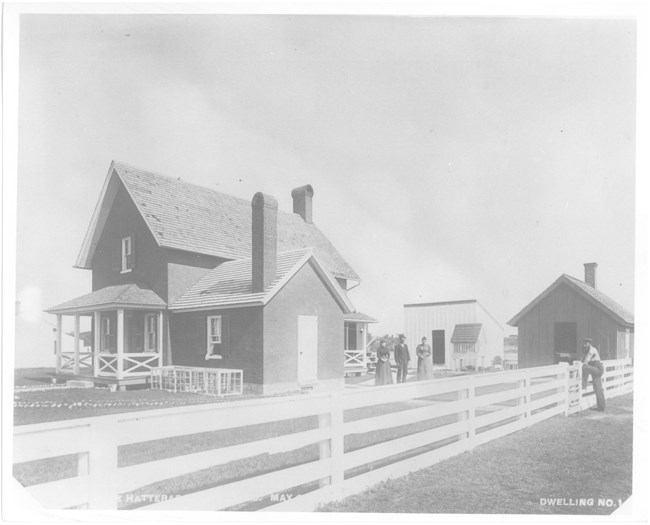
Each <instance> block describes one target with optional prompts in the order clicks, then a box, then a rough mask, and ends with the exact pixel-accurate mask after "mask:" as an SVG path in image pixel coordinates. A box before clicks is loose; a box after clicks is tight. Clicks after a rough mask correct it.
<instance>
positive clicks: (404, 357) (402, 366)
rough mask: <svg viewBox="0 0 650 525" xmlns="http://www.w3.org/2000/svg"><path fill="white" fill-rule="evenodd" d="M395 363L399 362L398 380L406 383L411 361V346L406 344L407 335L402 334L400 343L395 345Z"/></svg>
mask: <svg viewBox="0 0 650 525" xmlns="http://www.w3.org/2000/svg"><path fill="white" fill-rule="evenodd" d="M394 352H395V363H397V382H398V383H404V382H405V381H406V374H407V373H408V367H409V361H410V360H411V354H409V347H408V345H407V344H406V336H405V335H404V334H401V335H400V336H399V343H397V344H396V345H395V350H394Z"/></svg>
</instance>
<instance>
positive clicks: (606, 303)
mask: <svg viewBox="0 0 650 525" xmlns="http://www.w3.org/2000/svg"><path fill="white" fill-rule="evenodd" d="M563 284H564V285H567V286H569V288H571V289H572V290H574V291H575V292H577V293H578V294H580V295H581V296H583V297H584V298H585V299H587V300H588V301H589V302H591V303H592V304H594V305H595V306H597V307H598V308H600V309H601V310H603V311H604V312H606V313H607V314H609V315H610V316H611V317H613V318H614V319H615V320H616V321H618V322H619V323H621V324H624V325H626V326H630V327H632V326H634V315H633V314H631V313H630V312H628V311H627V310H626V309H625V308H623V307H622V306H621V305H620V304H618V303H617V302H616V301H614V300H613V299H611V298H610V297H608V296H607V295H605V294H604V293H603V292H601V291H600V290H598V289H596V288H593V287H592V286H590V285H588V284H587V283H585V282H583V281H580V280H579V279H576V278H575V277H571V276H570V275H566V274H563V275H561V276H560V277H558V278H557V279H556V280H555V281H554V282H553V283H552V284H551V285H550V286H549V287H548V288H547V289H546V290H544V291H543V292H542V293H541V294H539V295H538V296H537V297H536V298H535V299H534V300H533V301H532V302H531V303H530V304H528V305H527V306H526V307H525V308H524V309H523V310H521V312H519V313H518V314H517V315H515V316H514V317H513V318H512V319H511V320H510V321H508V324H509V325H510V326H517V325H518V324H519V321H520V320H521V318H522V317H524V316H525V315H526V314H528V312H530V311H531V310H532V309H533V308H535V306H537V304H539V303H540V302H541V301H542V300H543V299H544V298H546V297H547V296H548V295H549V294H550V293H551V292H552V291H553V290H555V289H556V288H557V287H558V286H561V285H563Z"/></svg>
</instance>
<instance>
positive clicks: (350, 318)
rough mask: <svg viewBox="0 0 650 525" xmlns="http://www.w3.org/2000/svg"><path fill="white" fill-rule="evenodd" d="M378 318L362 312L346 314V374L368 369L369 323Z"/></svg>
mask: <svg viewBox="0 0 650 525" xmlns="http://www.w3.org/2000/svg"><path fill="white" fill-rule="evenodd" d="M376 322H377V320H376V319H374V318H372V317H370V316H369V315H366V314H362V313H360V312H353V313H350V314H346V316H345V320H344V349H343V355H344V358H345V362H344V372H345V375H346V376H347V375H359V374H362V373H365V372H367V371H368V363H369V360H368V346H369V345H370V344H371V343H372V341H369V340H368V324H369V323H376Z"/></svg>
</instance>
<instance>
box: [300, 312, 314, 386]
mask: <svg viewBox="0 0 650 525" xmlns="http://www.w3.org/2000/svg"><path fill="white" fill-rule="evenodd" d="M317 379H318V316H316V315H299V316H298V384H299V385H301V386H302V385H309V384H313V383H315V382H316V381H317Z"/></svg>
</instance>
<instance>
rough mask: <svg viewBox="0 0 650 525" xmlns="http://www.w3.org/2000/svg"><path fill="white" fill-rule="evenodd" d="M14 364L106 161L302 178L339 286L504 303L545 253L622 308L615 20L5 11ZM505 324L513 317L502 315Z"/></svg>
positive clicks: (277, 189) (521, 301)
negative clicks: (13, 62) (346, 278)
mask: <svg viewBox="0 0 650 525" xmlns="http://www.w3.org/2000/svg"><path fill="white" fill-rule="evenodd" d="M20 30H21V37H20V92H19V96H20V104H19V125H20V128H19V157H18V208H17V210H18V232H17V243H18V245H17V282H16V290H17V295H18V300H20V301H21V309H22V311H23V314H22V315H21V316H20V318H19V325H18V329H17V333H16V336H17V348H18V351H19V354H21V355H22V357H19V358H18V359H17V365H18V366H20V365H21V363H27V360H26V358H27V357H29V358H30V359H32V358H33V359H32V360H31V361H29V363H30V364H33V362H34V359H41V360H42V361H44V364H46V365H50V366H51V365H52V364H53V361H52V357H51V346H46V349H45V350H44V349H43V345H35V344H32V343H31V342H30V339H29V338H30V337H32V338H33V337H35V335H34V334H36V333H37V332H38V333H41V332H42V333H46V334H47V337H48V338H49V339H50V340H51V325H48V324H47V322H44V321H43V319H46V320H48V321H49V322H53V321H54V316H50V315H48V314H45V313H42V312H41V310H43V309H44V308H47V307H50V306H52V305H54V304H57V303H60V302H63V301H66V300H68V299H72V298H73V297H76V296H79V295H82V294H84V293H87V292H89V291H91V280H90V271H87V270H75V269H73V268H72V265H73V264H74V263H75V261H76V257H77V254H78V252H79V250H80V247H81V243H82V241H83V237H84V234H85V232H86V229H87V227H88V224H89V221H90V218H91V215H92V212H93V210H94V208H95V205H96V202H97V199H98V197H99V192H100V190H101V186H102V184H103V182H104V179H105V177H106V174H107V171H108V168H109V165H110V162H111V160H119V161H122V162H125V163H127V164H132V165H134V166H136V167H140V168H143V169H145V170H149V171H153V172H156V173H161V174H165V175H169V176H173V177H181V178H182V179H183V180H186V181H188V182H194V183H197V184H201V185H204V186H207V187H210V188H213V189H217V190H220V191H223V192H225V193H229V194H232V195H236V196H239V197H242V198H246V199H248V198H252V196H253V194H254V193H255V192H257V191H263V192H266V193H270V194H272V195H274V196H275V197H276V198H277V199H278V202H279V205H280V208H281V209H284V210H287V211H291V197H290V192H291V189H292V188H294V187H296V186H299V185H303V184H311V185H312V186H313V187H314V190H315V196H314V222H315V223H316V224H317V225H318V226H319V227H320V229H321V230H322V231H323V232H324V233H325V235H327V236H328V237H329V239H330V240H331V241H332V242H333V243H334V245H335V246H336V247H337V249H338V250H339V251H340V252H341V254H342V255H343V256H344V257H345V258H346V259H347V260H348V262H349V263H350V264H351V265H352V267H353V268H354V269H355V270H356V271H357V273H358V274H359V275H360V276H361V279H362V282H361V285H360V286H359V287H358V288H356V289H355V290H354V291H352V292H351V294H350V297H351V299H352V301H353V302H354V303H355V305H356V306H357V308H358V310H360V311H363V312H365V313H368V314H370V315H372V316H374V317H376V318H378V319H379V320H380V324H379V325H378V326H376V327H373V328H371V332H373V333H382V334H383V333H396V332H399V331H401V330H402V329H403V305H404V304H405V303H413V302H432V301H447V300H457V299H478V300H479V302H481V303H482V304H483V305H484V306H485V307H486V308H487V309H488V311H490V312H491V313H492V314H493V315H494V316H495V317H496V318H497V319H498V320H499V321H500V322H501V324H503V325H504V327H506V323H507V321H508V320H509V319H510V318H512V317H513V316H514V315H515V314H516V313H517V312H519V311H520V310H521V309H522V308H523V307H524V306H525V305H526V304H528V303H529V302H530V301H531V300H533V299H534V298H535V297H536V296H537V295H538V294H539V293H540V292H541V291H542V290H544V289H545V288H546V287H547V286H548V285H550V284H551V282H553V281H554V280H555V279H556V278H557V277H559V276H560V275H561V274H562V273H567V274H569V275H573V276H575V277H578V278H581V279H582V278H583V266H582V265H583V263H585V262H597V263H598V264H599V266H598V281H599V284H598V286H599V288H600V289H601V290H602V291H604V292H605V293H606V294H608V295H609V296H610V297H612V298H613V299H614V300H616V301H618V302H619V303H620V304H621V305H623V306H624V307H626V308H627V309H629V310H630V311H634V233H635V231H634V218H635V214H634V191H635V178H634V175H635V169H634V168H635V166H634V158H635V68H636V65H635V46H636V41H635V24H634V22H633V21H629V20H628V21H617V20H595V19H592V20H577V19H573V20H562V19H553V20H550V19H548V20H544V19H516V18H510V19H498V18H483V19H479V18H436V17H370V16H358V17H340V16H326V17H323V16H321V17H318V16H207V15H203V16H198V15H188V16H171V15H162V16H154V15H139V16H128V15H112V16H111V15H103V16H94V15H93V16H91V15H23V16H22V20H21V27H20ZM507 332H508V333H510V332H516V330H514V329H507Z"/></svg>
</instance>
